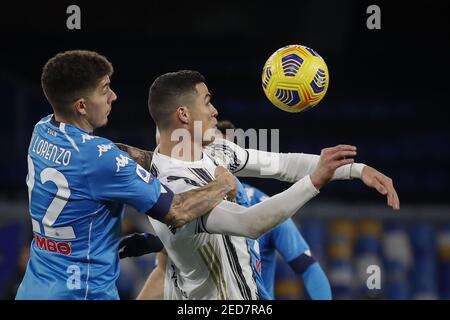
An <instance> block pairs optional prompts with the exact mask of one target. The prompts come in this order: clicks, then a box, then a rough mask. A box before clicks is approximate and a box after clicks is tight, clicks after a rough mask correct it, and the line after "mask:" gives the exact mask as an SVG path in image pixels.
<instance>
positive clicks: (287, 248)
mask: <svg viewBox="0 0 450 320" xmlns="http://www.w3.org/2000/svg"><path fill="white" fill-rule="evenodd" d="M270 232H272V241H273V244H274V246H275V248H276V249H277V251H278V252H279V253H280V254H281V255H282V256H283V258H284V260H285V261H287V262H290V261H292V260H293V259H295V258H297V257H298V256H300V255H302V254H303V253H305V252H306V251H308V250H309V246H308V244H307V243H306V241H305V239H304V238H303V236H302V235H301V233H300V231H299V230H298V228H297V226H296V225H295V223H294V221H293V220H292V219H288V220H286V221H284V222H283V223H282V224H280V225H279V226H278V227H276V228H274V229H273V230H272V231H270Z"/></svg>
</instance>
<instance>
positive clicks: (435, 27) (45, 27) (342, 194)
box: [0, 1, 450, 299]
mask: <svg viewBox="0 0 450 320" xmlns="http://www.w3.org/2000/svg"><path fill="white" fill-rule="evenodd" d="M396 3H397V4H396V5H395V6H394V5H393V4H392V3H385V2H380V1H374V2H367V1H295V2H292V3H291V2H286V3H284V2H283V3H281V2H244V1H240V2H231V1H226V2H223V3H220V2H213V1H211V2H202V1H195V2H189V3H187V2H183V3H175V2H169V1H146V2H144V1H126V2H118V3H116V2H100V1H99V2H97V1H96V2H79V1H74V2H67V1H59V2H57V3H56V2H55V3H53V2H46V1H40V2H39V3H37V2H33V3H20V2H15V3H14V4H11V3H8V4H6V3H5V4H2V5H1V7H0V12H1V19H0V46H1V47H0V48H1V51H0V99H1V100H0V101H1V110H2V116H1V120H2V121H1V126H0V130H1V131H0V132H1V134H0V143H1V146H2V149H1V150H2V152H3V154H2V156H1V157H0V177H1V184H0V213H1V215H0V238H1V239H2V241H1V242H0V270H1V272H0V274H1V275H0V297H3V298H11V297H13V296H14V294H13V293H11V292H13V291H14V289H13V288H14V284H13V283H14V282H17V279H20V277H21V275H20V272H21V271H20V267H18V265H19V264H20V263H19V261H20V252H24V254H25V255H24V257H26V250H25V249H21V248H26V246H28V243H29V238H30V232H31V228H30V227H29V225H28V223H29V222H28V220H29V218H28V213H27V202H26V201H27V199H26V197H27V190H26V184H25V176H26V172H27V165H26V152H27V147H28V143H29V139H30V136H31V132H32V129H33V126H34V124H35V123H36V122H37V121H38V120H39V119H40V118H42V117H43V116H45V115H47V114H49V113H51V108H50V106H49V105H48V104H47V102H46V100H45V98H44V95H43V94H42V91H41V89H40V73H41V69H42V66H43V65H44V63H45V62H46V61H47V60H48V59H49V58H50V57H51V56H53V55H54V54H56V53H57V52H60V51H64V50H69V49H89V50H95V51H98V52H100V53H102V54H104V55H105V56H107V57H108V59H109V60H110V61H111V62H112V63H113V65H114V68H115V74H114V76H113V78H112V88H113V90H115V92H116V93H117V95H118V100H117V102H116V103H115V104H114V105H113V110H112V113H111V115H110V117H109V124H108V126H107V127H106V128H102V129H100V130H98V132H97V134H99V135H103V136H105V137H107V138H109V139H111V140H113V141H117V142H124V143H128V144H132V145H135V146H138V147H141V148H148V149H153V148H154V146H155V143H154V132H155V127H154V125H153V123H152V120H151V118H150V116H149V114H148V111H147V106H146V103H147V93H148V88H149V85H150V84H151V82H152V81H153V80H154V79H155V77H156V76H158V75H160V74H162V73H165V72H169V71H176V70H179V69H196V70H198V71H200V72H202V73H203V74H204V75H205V76H206V78H207V85H208V86H209V89H210V91H211V92H212V94H213V104H214V105H215V106H216V108H217V109H218V110H219V118H220V119H228V120H231V121H233V122H234V123H235V124H236V125H237V126H238V127H241V128H244V129H248V128H255V129H259V128H266V129H271V128H278V129H280V144H281V145H280V150H281V151H283V152H307V153H319V152H320V149H321V148H324V147H327V146H332V145H335V144H339V143H351V144H355V145H356V146H357V147H358V161H360V162H364V163H367V164H370V165H372V166H374V167H375V168H377V169H379V170H381V171H382V172H384V173H386V174H387V175H389V176H391V177H392V178H393V179H394V182H395V186H396V187H397V190H398V192H399V195H400V199H401V203H402V210H401V212H400V213H393V212H391V211H390V210H388V209H387V207H386V206H385V200H384V199H383V198H382V197H380V196H378V194H376V193H375V192H374V191H372V190H369V189H367V188H365V187H363V185H362V184H361V183H360V182H359V181H351V182H335V183H332V184H331V185H329V186H327V187H326V188H325V189H324V190H323V191H322V192H321V195H320V196H319V197H318V198H316V199H314V200H313V201H312V203H311V204H308V205H307V206H306V207H305V209H304V212H303V213H302V214H298V215H297V217H296V221H297V222H299V225H300V226H301V228H302V230H303V231H304V233H305V237H306V238H307V240H308V241H309V242H310V244H311V247H312V248H313V252H314V251H316V254H317V256H318V257H319V258H320V259H321V261H322V263H323V266H324V267H325V269H326V272H327V274H328V275H329V277H330V280H331V281H332V285H333V288H334V293H335V297H336V298H343V299H348V298H383V299H391V298H392V299H395V298H399V299H414V298H418V299H419V298H446V299H448V298H450V211H449V208H450V206H449V196H450V192H449V191H450V182H449V181H450V170H449V152H450V148H448V145H449V143H448V141H450V130H449V126H448V119H449V117H448V112H447V109H448V102H447V99H446V94H447V91H448V89H447V86H448V66H449V63H448V57H449V54H448V51H447V50H446V46H447V44H448V41H449V39H450V37H449V35H450V34H449V28H448V23H447V22H446V17H445V13H446V12H447V13H448V12H449V11H448V5H445V4H444V3H443V2H442V3H435V2H432V3H427V5H426V7H425V6H421V5H419V4H415V3H413V2H406V1H405V2H396ZM70 4H77V5H79V6H80V8H81V30H67V28H66V19H67V17H68V14H66V8H67V6H68V5H70ZM370 4H377V5H379V6H380V8H381V27H382V28H381V30H369V29H367V27H366V19H367V17H368V16H369V15H368V14H367V13H366V8H367V6H368V5H370ZM297 43H298V44H304V45H307V46H309V47H311V48H314V49H315V50H316V51H318V52H319V53H320V54H321V56H322V57H323V58H324V59H325V61H326V62H327V64H328V68H329V72H330V79H331V80H330V86H329V90H328V93H327V95H326V97H325V99H324V100H323V101H322V102H321V103H320V105H319V106H317V107H315V108H313V109H311V110H310V111H307V112H305V113H300V114H289V113H286V112H283V111H281V110H278V109H277V108H275V107H274V106H272V105H271V104H270V103H269V102H268V100H267V99H266V98H265V96H264V94H263V91H262V88H261V82H260V74H261V69H262V66H263V64H264V62H265V60H266V59H267V58H268V57H269V56H270V54H271V53H272V52H273V51H275V50H276V49H278V48H279V47H282V46H284V45H287V44H297ZM247 182H250V183H252V184H253V185H255V186H258V187H260V188H261V189H262V190H264V191H265V192H267V193H268V194H271V195H272V194H275V193H277V192H280V191H281V190H283V189H284V188H285V187H286V186H287V185H286V184H284V183H281V182H278V181H268V180H267V181H265V180H257V179H251V180H247ZM366 218H367V219H366ZM139 219H140V218H139V217H137V216H136V215H135V214H134V213H133V212H131V213H130V215H129V218H128V219H127V221H126V223H125V227H124V229H125V232H131V231H134V230H138V229H139V228H138V227H136V225H138V223H136V221H138V220H139ZM393 230H394V231H395V232H397V233H395V232H394V231H393ZM390 232H394V233H395V234H396V235H397V234H402V235H403V236H404V237H406V239H407V240H408V241H407V244H408V246H409V247H408V246H407V247H402V248H399V249H398V250H399V251H398V256H405V255H406V256H407V254H405V252H406V251H408V250H410V253H411V256H412V258H411V259H412V260H411V261H412V262H411V263H410V264H408V263H407V260H408V258H405V259H403V260H401V259H400V260H401V262H398V264H400V266H398V265H397V264H395V263H394V267H393V266H392V265H391V264H392V263H391V261H388V260H389V259H387V258H386V253H385V249H383V248H384V247H385V246H386V243H388V242H387V241H386V239H388V238H389V235H392V234H391V233H390ZM364 237H368V238H369V240H367V239H366V238H364ZM366 240H367V241H368V243H369V244H365V242H364V241H366ZM336 243H337V245H336ZM361 243H362V244H361ZM24 244H25V247H24ZM336 246H337V249H336ZM365 246H366V247H365ZM408 248H409V249H408ZM347 249H349V250H347ZM362 256H363V257H366V256H370V257H371V258H374V257H375V258H378V259H380V263H381V264H383V266H384V268H385V269H383V270H386V273H384V274H386V275H387V276H386V277H383V287H382V289H381V290H378V291H377V290H375V292H374V291H371V292H368V291H365V290H364V289H361V287H364V285H365V282H364V281H363V280H361V281H360V280H356V282H355V280H352V281H353V282H352V283H351V284H350V283H346V282H345V281H343V282H342V279H341V278H342V277H341V278H340V277H339V276H334V275H335V274H340V273H339V272H340V271H339V270H341V271H342V270H345V272H347V273H350V274H353V275H354V279H358V276H361V275H360V274H359V273H358V270H357V269H358V266H359V262H358V261H362V260H361V259H363V258H361V257H362ZM141 260H142V261H143V260H144V259H140V261H141ZM147 260H148V259H147ZM142 261H141V262H142ZM336 261H337V262H336ZM405 261H406V262H405ZM423 261H426V262H425V263H424V262H423ZM141 262H139V263H141ZM419 262H420V263H419ZM125 263H126V264H128V266H127V265H126V266H124V267H123V268H122V269H123V270H124V276H123V279H124V280H123V281H122V282H123V283H124V284H123V286H122V288H123V289H122V296H123V297H124V298H132V297H133V294H134V292H135V290H137V289H136V287H137V286H139V285H136V283H139V281H142V279H143V278H144V277H145V276H146V275H147V272H148V270H149V269H151V267H152V265H151V263H148V261H144V262H142V263H144V264H145V265H146V268H147V269H145V270H146V271H145V272H142V268H144V267H142V268H141V267H140V270H141V273H142V275H140V276H139V277H138V278H139V279H138V280H136V272H137V271H136V265H133V263H134V262H129V261H128V262H124V264H125ZM22 264H23V263H22ZM129 265H131V267H130V266H129ZM133 268H134V269H133ZM138 269H139V268H138ZM130 270H131V271H130ZM133 270H134V271H133ZM283 270H284V267H283V266H281V267H280V275H279V276H280V277H281V278H280V279H281V280H283V279H284V280H286V279H291V278H290V277H291V275H289V273H288V272H287V273H284V271H283ZM336 270H338V271H336ZM345 272H344V273H345ZM127 277H129V279H128V278H127ZM363 278H364V276H362V279H363ZM130 279H131V280H130ZM335 279H341V280H336V281H334V280H335ZM281 280H280V283H282V281H281ZM287 281H288V282H286V283H288V284H286V283H285V285H284V286H283V285H280V291H279V297H284V298H292V297H304V294H303V293H302V290H301V285H300V286H297V282H295V284H296V285H294V286H292V283H293V282H289V281H290V280H287ZM339 281H341V282H339ZM396 281H397V282H396ZM289 283H290V284H289ZM343 283H344V284H343ZM346 285H347V287H345V286H346ZM342 287H344V288H342ZM286 288H287V289H286ZM133 290H134V291H133ZM283 290H284V291H283Z"/></svg>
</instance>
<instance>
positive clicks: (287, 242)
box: [243, 183, 332, 300]
mask: <svg viewBox="0 0 450 320" xmlns="http://www.w3.org/2000/svg"><path fill="white" fill-rule="evenodd" d="M243 186H244V189H245V192H246V194H247V196H248V197H249V200H250V205H255V204H257V203H259V202H261V201H264V200H265V199H267V198H268V196H267V195H266V194H265V193H264V192H262V191H261V190H259V189H257V188H255V187H252V186H250V185H248V184H245V183H243ZM258 242H259V251H260V254H261V262H262V267H261V270H262V276H263V280H264V285H265V287H266V289H267V291H268V292H269V294H270V295H271V296H272V298H273V297H274V280H275V271H276V253H277V252H278V253H280V254H281V256H282V257H283V259H284V260H285V261H286V262H287V263H288V264H289V266H290V267H291V268H292V270H293V271H294V272H295V273H296V274H297V275H298V276H300V277H301V278H302V279H303V283H304V286H305V289H306V291H307V293H308V295H309V297H310V298H311V299H313V300H330V299H331V298H332V296H331V287H330V283H329V281H328V278H327V276H326V275H325V273H324V272H323V270H322V268H321V267H320V265H319V263H318V262H317V261H316V259H315V258H314V257H313V256H312V255H311V252H310V249H309V246H308V244H307V243H306V241H305V239H304V238H303V236H302V234H301V233H300V231H299V230H298V228H297V226H296V225H295V223H294V221H293V220H292V219H288V220H286V221H285V222H283V223H282V224H280V225H279V226H277V227H275V228H274V229H272V230H270V231H269V232H267V233H265V234H264V235H263V236H262V237H260V238H259V239H258Z"/></svg>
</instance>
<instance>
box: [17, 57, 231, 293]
mask: <svg viewBox="0 0 450 320" xmlns="http://www.w3.org/2000/svg"><path fill="white" fill-rule="evenodd" d="M112 73H113V67H112V65H111V63H110V62H109V61H108V60H107V59H106V58H105V57H103V56H101V55H99V54H97V53H95V52H91V51H81V50H77V51H68V52H64V53H60V54H57V55H56V56H55V57H53V58H51V59H50V60H49V61H48V62H47V63H46V65H45V66H44V68H43V72H42V78H41V81H42V87H43V90H44V93H45V95H46V97H47V99H48V101H49V103H50V104H51V106H52V108H53V111H54V114H51V115H48V116H46V117H44V118H43V119H42V120H41V121H39V122H38V123H37V124H36V125H35V128H34V130H33V134H32V138H31V142H30V145H29V149H28V176H27V185H28V193H29V207H30V209H29V210H30V215H31V219H32V227H33V234H34V239H33V240H32V243H31V250H30V251H31V253H30V260H29V262H28V265H27V270H26V272H25V275H24V278H23V281H22V283H21V285H20V287H19V289H18V292H17V295H16V299H118V293H117V289H116V285H115V282H116V279H117V277H118V275H119V254H118V251H117V249H118V245H119V241H120V238H121V219H122V214H123V211H124V205H125V204H128V205H131V206H133V207H135V208H136V209H137V210H138V211H140V212H142V213H145V214H147V215H149V216H150V217H152V218H154V219H157V220H159V221H162V222H164V223H166V224H168V225H171V226H174V227H177V226H178V227H179V226H182V225H184V224H186V223H188V222H190V221H192V220H193V219H196V218H197V217H199V216H201V215H203V214H205V213H207V212H209V211H210V210H211V209H212V208H214V207H215V206H216V205H217V204H218V203H219V202H221V201H222V199H223V197H224V196H230V197H233V196H234V194H235V188H236V186H235V182H234V178H233V177H232V176H231V175H229V174H228V173H227V172H226V171H225V169H223V168H221V169H219V170H218V171H216V175H217V177H218V178H219V179H218V180H217V179H216V181H215V182H212V183H210V184H209V185H207V186H204V187H202V188H199V189H195V190H192V191H189V192H186V193H181V194H178V195H174V194H173V192H172V191H171V190H170V189H168V188H167V187H165V186H163V185H162V184H161V183H160V182H159V181H158V180H157V179H156V178H154V177H153V176H152V175H151V174H150V173H149V172H148V171H147V170H145V169H144V168H142V167H141V166H140V165H138V164H137V163H136V162H135V161H134V160H132V158H131V157H130V156H129V155H128V154H127V153H126V152H124V151H122V150H120V149H119V148H117V147H116V146H115V145H114V144H113V143H112V142H111V141H109V140H108V139H105V138H101V137H98V136H95V135H94V134H93V130H94V129H96V128H99V127H101V126H104V125H106V123H107V121H108V115H109V113H110V111H111V105H112V103H113V102H114V101H115V100H116V98H117V96H116V94H115V93H114V92H113V91H112V90H111V88H110V76H111V75H112Z"/></svg>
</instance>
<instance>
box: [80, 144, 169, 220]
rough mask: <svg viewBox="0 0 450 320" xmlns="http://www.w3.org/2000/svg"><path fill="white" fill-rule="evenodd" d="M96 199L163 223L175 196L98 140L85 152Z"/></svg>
mask: <svg viewBox="0 0 450 320" xmlns="http://www.w3.org/2000/svg"><path fill="white" fill-rule="evenodd" d="M83 151H85V152H86V154H85V162H84V167H85V168H84V169H85V172H86V176H87V180H88V183H89V186H90V189H91V190H90V191H91V194H92V198H93V199H94V200H97V201H114V202H120V203H126V204H128V205H130V206H132V207H134V208H135V209H136V210H138V211H139V212H144V213H146V214H147V215H149V216H151V217H152V218H154V219H157V220H161V219H162V218H163V217H164V216H165V215H166V214H167V212H169V210H170V206H171V203H172V199H173V192H172V191H171V190H170V189H169V188H167V187H166V186H163V185H162V184H161V183H160V182H159V181H158V179H157V178H155V177H153V176H152V175H151V174H150V173H149V172H148V171H147V170H145V169H144V168H143V167H141V166H140V165H138V164H137V163H136V162H135V161H134V160H133V159H131V157H130V156H129V155H128V153H126V152H124V151H121V150H120V149H119V148H117V147H116V146H115V145H114V144H113V143H112V142H110V141H109V140H106V141H105V140H103V139H102V140H100V139H98V140H97V141H96V142H95V143H92V144H91V145H90V146H88V148H87V150H83Z"/></svg>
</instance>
